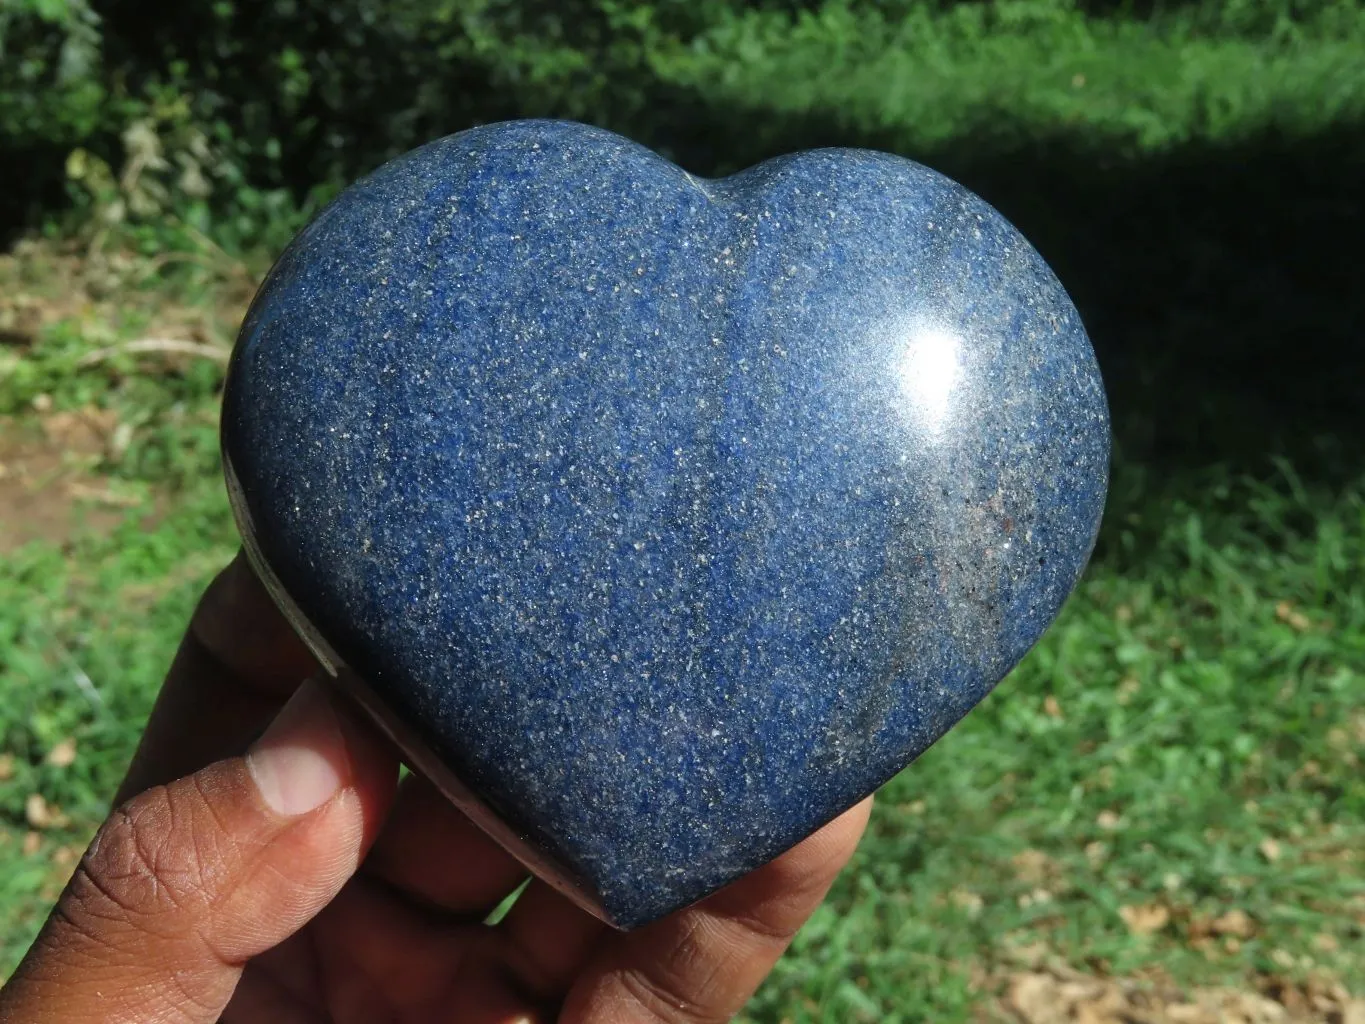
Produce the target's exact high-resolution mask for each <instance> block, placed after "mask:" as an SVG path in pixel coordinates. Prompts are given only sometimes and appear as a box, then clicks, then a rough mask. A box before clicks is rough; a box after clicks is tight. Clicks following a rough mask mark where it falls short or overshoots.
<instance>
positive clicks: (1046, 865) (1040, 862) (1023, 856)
mask: <svg viewBox="0 0 1365 1024" xmlns="http://www.w3.org/2000/svg"><path fill="white" fill-rule="evenodd" d="M1010 863H1011V864H1012V865H1013V866H1014V873H1015V875H1016V876H1018V878H1019V881H1021V882H1031V883H1033V884H1037V883H1038V882H1042V881H1045V880H1046V879H1048V878H1050V877H1051V876H1052V875H1054V874H1055V873H1056V871H1057V865H1056V863H1055V862H1054V861H1053V860H1052V858H1051V857H1049V856H1048V855H1047V854H1045V853H1044V852H1043V851H1042V850H1033V849H1028V850H1020V851H1019V852H1018V853H1016V854H1015V855H1014V856H1013V857H1011V858H1010Z"/></svg>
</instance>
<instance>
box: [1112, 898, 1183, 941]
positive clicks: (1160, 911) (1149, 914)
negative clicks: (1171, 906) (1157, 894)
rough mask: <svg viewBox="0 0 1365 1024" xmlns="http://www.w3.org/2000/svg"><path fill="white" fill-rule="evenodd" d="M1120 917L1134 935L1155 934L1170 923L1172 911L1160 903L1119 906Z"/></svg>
mask: <svg viewBox="0 0 1365 1024" xmlns="http://www.w3.org/2000/svg"><path fill="white" fill-rule="evenodd" d="M1119 917H1121V918H1123V923H1124V924H1126V925H1127V926H1128V930H1129V931H1130V932H1132V933H1133V934H1134V935H1154V934H1156V933H1157V932H1159V931H1161V929H1163V928H1165V927H1166V925H1168V924H1170V921H1171V912H1170V911H1169V910H1168V909H1167V908H1166V907H1165V906H1163V905H1162V904H1160V903H1142V904H1138V905H1137V906H1131V907H1119Z"/></svg>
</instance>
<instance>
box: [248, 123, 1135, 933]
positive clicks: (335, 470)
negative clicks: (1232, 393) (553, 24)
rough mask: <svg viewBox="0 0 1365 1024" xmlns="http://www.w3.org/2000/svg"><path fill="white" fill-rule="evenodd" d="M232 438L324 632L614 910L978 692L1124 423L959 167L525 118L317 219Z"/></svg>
mask: <svg viewBox="0 0 1365 1024" xmlns="http://www.w3.org/2000/svg"><path fill="white" fill-rule="evenodd" d="M224 445H225V448H224V450H225V455H226V457H227V460H228V463H229V467H230V474H231V475H232V476H233V478H234V479H233V481H232V485H233V491H234V499H235V504H236V507H237V511H238V514H239V517H240V520H241V522H242V524H243V527H244V531H245V532H246V533H247V534H248V537H249V539H250V541H251V546H252V549H253V552H254V554H255V556H256V558H257V559H258V562H259V563H260V564H261V565H262V567H263V568H264V569H265V570H266V571H267V572H268V573H269V574H270V575H272V576H273V578H274V585H275V586H276V587H277V588H278V589H279V590H281V591H282V592H283V595H284V599H283V600H284V603H285V604H286V605H290V606H291V608H292V613H293V614H294V615H295V617H296V619H297V620H298V621H299V622H300V625H301V626H303V628H304V629H305V631H306V632H308V633H310V635H312V636H314V637H315V638H318V639H319V640H320V642H321V644H322V645H323V646H325V648H326V649H327V650H328V651H330V652H334V654H333V655H332V656H334V657H336V658H339V659H340V660H341V661H343V662H344V663H345V664H346V665H347V666H349V668H350V669H351V670H353V672H354V673H355V674H356V675H357V676H359V677H360V678H361V679H363V680H365V681H366V683H368V685H369V686H370V687H371V688H372V690H373V692H374V693H375V694H376V695H377V696H378V697H379V699H380V700H381V701H382V702H383V703H384V704H385V705H386V706H387V707H388V708H390V709H392V711H393V712H394V713H395V714H396V715H397V716H398V718H400V719H401V720H402V721H404V722H406V723H407V724H408V725H409V726H412V727H414V728H415V729H416V731H417V733H418V734H419V735H420V738H421V741H422V742H423V743H424V744H425V745H426V746H427V747H428V748H429V752H430V753H434V755H435V756H436V757H437V758H438V759H439V760H440V762H442V764H443V765H444V767H445V768H448V769H449V770H450V772H451V773H452V774H453V776H454V777H456V778H458V780H459V781H460V782H461V783H462V784H463V785H464V786H466V787H468V790H469V791H470V792H471V793H472V794H474V795H475V796H476V797H477V798H478V799H479V800H481V801H483V803H484V804H485V805H486V806H487V807H489V808H492V809H493V811H494V812H495V813H496V814H497V815H499V816H500V817H501V819H502V820H503V821H504V822H506V823H507V824H508V825H509V826H510V827H511V829H512V830H513V831H515V832H516V833H517V834H519V835H520V836H522V837H524V838H525V839H526V840H527V841H528V842H529V843H531V844H532V845H533V846H534V847H535V848H537V849H538V850H539V851H541V853H542V855H543V856H544V857H546V858H548V862H549V864H550V866H549V867H546V866H545V865H542V866H541V870H542V871H545V872H547V873H550V874H554V873H556V872H557V873H559V874H560V875H562V877H563V879H569V880H570V882H569V883H568V884H572V885H576V886H578V887H579V890H580V892H581V893H585V894H586V896H585V899H586V900H587V901H588V902H591V903H596V904H599V905H600V907H601V908H602V909H603V910H604V911H605V914H606V916H608V917H609V918H610V919H612V920H613V921H614V922H615V923H617V924H618V925H621V926H627V927H628V926H633V925H636V924H639V923H641V922H643V921H647V920H649V919H652V918H654V917H656V916H659V915H661V914H663V913H665V912H667V911H669V910H672V909H674V908H676V907H678V906H681V905H683V904H686V903H688V902H691V901H693V900H695V899H697V898H699V897H701V896H703V895H705V894H706V893H708V892H710V891H712V890H713V889H715V888H717V887H718V886H720V885H722V884H723V883H725V882H727V881H729V880H731V879H733V878H735V877H736V876H738V875H739V874H742V873H743V872H745V871H747V870H750V869H752V868H754V867H755V866H757V865H759V864H761V863H763V862H764V861H765V860H767V859H769V858H771V857H772V856H773V855H775V854H777V853H778V852H780V851H782V850H783V849H785V848H787V847H789V846H791V845H792V844H793V843H794V842H796V841H797V840H799V839H801V838H802V837H803V836H805V835H806V834H808V833H809V832H811V831H812V830H814V829H815V828H816V827H818V826H819V825H821V824H822V823H824V822H825V821H827V820H828V819H829V818H831V817H833V816H834V815H835V814H836V813H838V812H839V811H842V810H843V809H845V808H846V807H848V806H849V805H851V804H852V803H854V802H856V801H857V800H858V799H859V798H861V797H862V796H864V795H865V794H867V793H868V792H870V791H871V790H873V789H875V788H876V787H877V786H879V785H880V784H881V783H883V782H884V781H886V780H887V779H888V778H889V777H890V776H892V775H893V774H895V773H896V772H897V771H899V770H900V769H901V768H903V767H904V766H905V765H906V764H908V763H909V762H910V761H911V760H912V759H913V758H914V757H915V756H916V755H917V754H919V753H920V752H921V751H923V750H924V749H925V748H926V747H928V746H929V745H930V744H931V743H932V742H933V741H934V740H935V739H937V738H938V737H939V736H940V735H941V734H942V733H943V732H944V731H945V730H947V729H948V728H949V727H950V726H952V725H953V723H955V722H956V721H957V720H958V719H960V718H961V717H962V716H963V715H964V714H966V712H967V711H968V710H969V709H971V707H972V706H973V705H974V704H976V703H977V702H978V701H979V700H980V699H981V698H982V697H984V696H985V695H986V693H987V692H988V691H989V690H990V689H991V687H992V686H994V685H995V683H996V682H997V681H998V680H999V679H1000V678H1001V677H1003V676H1004V675H1005V673H1006V672H1008V671H1009V669H1010V668H1011V667H1012V666H1013V665H1014V664H1015V663H1016V662H1017V661H1018V660H1019V658H1020V657H1021V656H1022V655H1023V654H1024V653H1025V652H1026V651H1027V650H1028V648H1029V647H1030V646H1031V645H1032V644H1033V643H1034V642H1035V641H1036V640H1037V639H1038V637H1039V636H1040V635H1041V634H1042V632H1043V630H1044V629H1045V628H1046V627H1047V626H1048V624H1049V623H1050V622H1051V621H1052V618H1053V617H1054V615H1055V614H1056V612H1057V610H1058V609H1059V608H1060V606H1061V604H1062V602H1063V600H1064V599H1065V598H1066V596H1067V594H1068V593H1069V592H1070V590H1071V588H1072V586H1073V585H1074V583H1075V582H1076V579H1077V577H1078V576H1079V574H1080V572H1081V570H1082V568H1083V567H1084V565H1085V562H1086V559H1087V557H1088V556H1089V553H1090V550H1091V547H1092V544H1093V542H1094V538H1095V533H1096V529H1097V527H1098V524H1099V519H1100V513H1101V509H1102V506H1103V502H1104V494H1105V487H1106V482H1107V465H1108V452H1109V428H1108V418H1107V412H1106V407H1105V401H1104V395H1103V389H1102V386H1101V382H1100V378H1099V375H1098V371H1097V369H1096V365H1095V362H1094V357H1093V355H1092V352H1091V349H1090V345H1089V342H1088V341H1087V339H1086V336H1085V333H1084V331H1083V329H1082V326H1081V323H1080V321H1079V318H1078V317H1077V314H1076V312H1075V310H1074V309H1073V307H1072V305H1071V303H1070V301H1069V300H1068V298H1067V296H1066V294H1065V293H1064V292H1063V290H1062V288H1061V286H1060V285H1059V284H1058V282H1057V281H1056V279H1055V278H1054V277H1053V275H1052V273H1051V272H1050V271H1049V269H1048V268H1047V266H1046V265H1045V264H1044V263H1043V261H1042V260H1041V258H1040V257H1039V256H1038V255H1037V254H1036V253H1035V252H1034V250H1033V249H1032V248H1030V246H1029V245H1028V244H1027V243H1026V242H1025V241H1024V239H1023V238H1022V237H1020V235H1019V234H1018V233H1017V232H1016V231H1015V230H1014V229H1013V228H1012V227H1011V226H1010V225H1009V224H1008V223H1007V222H1006V221H1005V220H1004V219H1003V218H1001V217H1000V215H999V214H997V213H996V212H995V211H994V210H992V209H991V208H990V207H989V206H987V205H986V204H985V203H983V202H982V201H981V200H980V199H978V198H976V197H975V196H973V195H972V194H970V193H969V192H967V191H965V190H964V189H962V188H961V187H959V186H957V185H955V184H953V183H952V182H950V181H949V180H947V179H946V178H943V177H941V176H939V175H937V174H935V173H934V172H932V171H929V170H926V169H925V168H923V167H921V166H919V165H917V164H914V163H911V162H909V161H907V160H903V159H900V158H896V157H892V156H887V155H883V154H878V153H872V152H864V151H851V150H820V151H813V152H808V153H803V154H798V155H795V156H791V157H785V158H781V159H778V160H774V161H771V162H769V163H766V164H763V165H761V166H759V167H756V168H753V169H751V170H749V171H746V172H744V173H741V174H739V175H736V176H734V177H732V178H727V179H724V180H721V181H709V180H703V179H698V178H695V177H692V176H690V175H688V174H686V173H685V172H683V171H682V170H680V169H678V168H677V167H675V166H673V165H672V164H670V163H668V162H666V161H664V160H663V159H661V158H659V157H657V156H655V155H653V154H651V153H650V152H648V151H647V150H645V149H642V148H640V147H638V146H636V145H635V144H633V143H631V142H629V141H627V140H625V139H622V138H620V137H618V136H615V135H612V134H609V133H606V132H603V131H599V130H596V129H591V128H586V127H583V126H581V125H575V124H570V123H564V122H544V121H540V122H536V121H528V122H514V123H509V124H503V125H494V126H490V127H485V128H479V129H475V130H473V131H469V132H465V133H463V134H460V135H456V136H453V137H451V138H448V139H445V140H443V141H440V142H436V143H433V144H432V145H429V146H427V147H425V148H423V149H420V150H418V151H416V152H414V153H412V154H409V155H408V156H405V157H403V158H401V159H400V160H398V161H396V162H394V163H391V164H389V165H387V166H386V167H384V168H382V169H380V170H379V171H378V172H377V173H375V174H374V175H372V176H371V177H370V178H368V179H366V180H364V181H362V182H361V183H359V184H358V185H356V186H355V187H353V188H352V189H350V190H349V191H348V192H346V193H345V194H344V195H343V196H342V197H341V198H340V199H339V200H338V201H337V202H336V203H335V204H334V205H333V206H331V207H330V208H329V209H328V210H327V211H326V212H325V213H324V214H323V215H322V216H321V217H320V218H319V219H318V221H317V222H316V223H315V224H313V225H312V226H311V227H310V228H309V229H308V230H307V231H306V232H305V233H304V234H303V235H302V236H300V238H299V239H298V240H297V241H296V243H295V244H294V245H293V247H292V248H291V249H290V250H289V251H288V253H287V254H286V255H285V256H284V258H283V259H282V260H281V261H280V263H279V265H278V266H277V267H276V269H275V271H274V272H273V274H272V275H271V277H270V278H269V280H268V281H267V283H266V284H265V285H264V287H263V288H262V291H261V294H260V296H259V297H258V299H257V301H256V304H255V306H254V307H253V309H252V311H251V314H250V315H249V317H248V319H247V322H246V324H245V325H244V327H243V330H242V334H241V339H240V342H239V345H238V348H237V351H236V354H235V357H234V360H233V363H232V368H231V375H230V383H229V388H228V394H227V399H226V405H225V411H224ZM462 799H465V800H466V801H468V795H467V794H466V795H465V796H463V797H462ZM451 869H452V870H453V871H458V870H460V866H459V865H457V864H453V865H452V866H451Z"/></svg>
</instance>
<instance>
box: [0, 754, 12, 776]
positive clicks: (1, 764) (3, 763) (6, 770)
mask: <svg viewBox="0 0 1365 1024" xmlns="http://www.w3.org/2000/svg"><path fill="white" fill-rule="evenodd" d="M12 778H14V755H13V754H0V782H7V781H8V780H10V779H12Z"/></svg>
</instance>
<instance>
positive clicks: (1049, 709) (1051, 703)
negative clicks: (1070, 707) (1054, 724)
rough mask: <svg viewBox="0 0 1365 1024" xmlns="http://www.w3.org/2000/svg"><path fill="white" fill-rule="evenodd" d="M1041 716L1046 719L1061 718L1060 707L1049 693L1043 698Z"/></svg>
mask: <svg viewBox="0 0 1365 1024" xmlns="http://www.w3.org/2000/svg"><path fill="white" fill-rule="evenodd" d="M1043 714H1045V715H1047V717H1048V718H1061V717H1062V706H1061V704H1059V703H1058V702H1057V698H1056V697H1054V696H1053V695H1052V694H1050V693H1049V694H1048V695H1047V696H1046V697H1045V698H1043Z"/></svg>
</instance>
